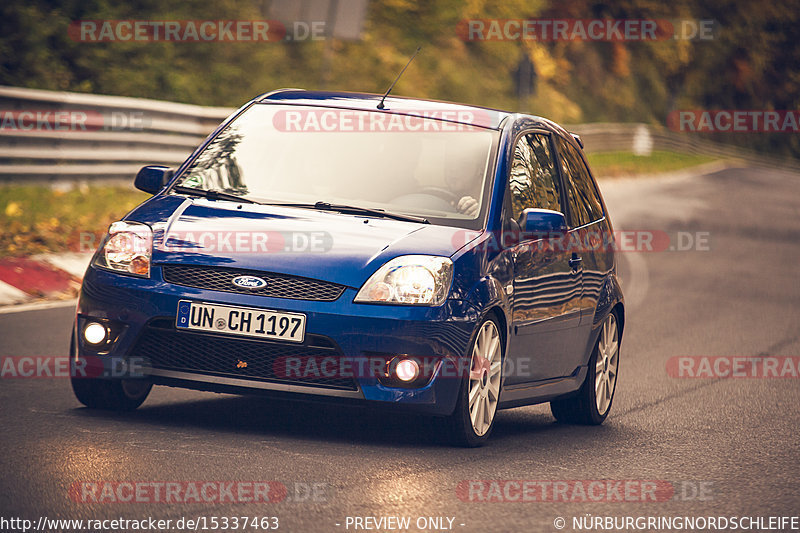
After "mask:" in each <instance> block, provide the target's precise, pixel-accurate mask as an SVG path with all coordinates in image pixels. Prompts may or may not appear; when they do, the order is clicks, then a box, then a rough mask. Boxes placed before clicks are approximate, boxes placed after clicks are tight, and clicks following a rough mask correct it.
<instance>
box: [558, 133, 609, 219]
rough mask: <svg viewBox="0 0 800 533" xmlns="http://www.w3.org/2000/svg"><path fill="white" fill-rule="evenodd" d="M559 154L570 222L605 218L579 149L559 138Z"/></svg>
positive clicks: (598, 196)
mask: <svg viewBox="0 0 800 533" xmlns="http://www.w3.org/2000/svg"><path fill="white" fill-rule="evenodd" d="M556 142H557V144H558V154H559V156H560V157H559V161H560V162H561V172H562V174H563V175H564V182H565V186H566V187H567V201H568V202H569V209H570V224H571V225H572V226H573V227H578V226H584V225H586V224H590V223H592V222H595V221H597V220H600V219H601V218H603V203H602V202H601V201H600V195H599V194H598V192H597V189H596V188H595V186H594V183H593V182H592V178H591V176H590V175H589V169H587V168H586V164H585V163H584V162H583V158H582V157H581V156H580V154H579V153H578V151H577V150H576V149H575V148H574V147H573V146H572V145H570V144H569V143H567V142H566V141H564V139H561V138H559V139H558V140H557V141H556Z"/></svg>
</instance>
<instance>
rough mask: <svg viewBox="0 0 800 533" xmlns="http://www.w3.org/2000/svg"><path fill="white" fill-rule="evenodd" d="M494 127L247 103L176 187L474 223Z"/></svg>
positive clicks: (480, 212)
mask: <svg viewBox="0 0 800 533" xmlns="http://www.w3.org/2000/svg"><path fill="white" fill-rule="evenodd" d="M497 137H498V132H497V131H495V130H491V129H485V128H479V127H473V126H467V125H461V124H455V123H452V122H442V121H439V120H435V119H432V118H422V117H419V116H407V115H392V114H389V113H383V112H379V111H354V110H343V109H331V108H316V107H309V106H286V105H274V104H272V105H270V104H255V105H253V106H252V107H250V109H248V110H247V111H246V112H245V113H243V114H242V115H241V116H240V117H238V118H237V119H236V120H235V121H234V122H233V123H231V124H230V125H229V126H227V127H226V128H225V129H224V130H223V131H222V132H220V133H219V134H218V135H217V136H216V137H215V138H214V140H213V141H211V143H210V144H209V145H208V146H207V147H206V148H205V149H204V150H203V151H202V152H201V153H200V154H199V156H198V157H197V158H196V159H195V160H194V161H193V162H192V164H191V165H190V166H189V167H188V168H187V169H186V171H185V172H184V174H183V177H182V178H181V179H180V180H179V181H178V182H177V185H181V186H183V187H190V188H194V189H205V190H218V191H224V192H227V193H233V194H236V195H240V196H242V197H245V198H248V199H251V200H255V201H258V202H263V203H289V204H310V205H313V204H316V203H317V202H326V203H330V204H342V205H349V206H356V207H362V208H369V209H378V210H383V211H386V212H390V213H397V214H407V215H416V216H420V217H425V218H427V219H428V220H430V221H431V222H432V223H439V224H448V225H456V226H462V227H480V223H481V222H480V221H482V220H483V218H484V216H485V211H486V209H487V208H486V205H485V204H486V203H487V200H486V196H487V194H486V190H487V186H486V181H487V179H486V177H487V175H488V174H489V173H488V170H489V167H490V165H491V164H492V163H493V159H492V158H491V157H490V156H491V154H492V153H493V150H492V148H493V146H494V145H495V143H496V142H497Z"/></svg>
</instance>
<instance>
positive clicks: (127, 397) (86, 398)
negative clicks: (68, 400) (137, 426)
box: [71, 377, 153, 411]
mask: <svg viewBox="0 0 800 533" xmlns="http://www.w3.org/2000/svg"><path fill="white" fill-rule="evenodd" d="M71 380H72V391H73V392H74V393H75V397H76V398H77V399H78V401H79V402H81V403H82V404H83V405H85V406H86V407H89V408H91V409H105V410H108V411H133V410H134V409H136V408H137V407H139V406H140V405H142V404H143V403H144V401H145V400H146V399H147V395H148V394H150V389H152V388H153V384H152V383H151V382H150V381H147V380H144V379H97V378H75V377H73V378H71Z"/></svg>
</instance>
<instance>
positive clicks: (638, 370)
mask: <svg viewBox="0 0 800 533" xmlns="http://www.w3.org/2000/svg"><path fill="white" fill-rule="evenodd" d="M799 179H800V176H798V175H796V174H790V173H785V172H779V171H771V170H770V171H768V170H754V169H746V170H740V169H729V170H724V171H721V172H717V173H714V174H710V175H705V176H701V177H693V178H691V179H678V180H659V181H653V180H650V181H618V182H607V183H603V184H601V187H602V188H603V190H604V194H605V196H606V200H607V203H608V204H609V208H610V212H611V214H612V219H613V220H614V223H615V227H616V229H631V230H657V231H664V232H667V234H668V235H670V236H671V238H672V241H671V245H673V246H678V245H684V244H686V242H685V241H686V240H687V238H686V236H685V235H684V237H678V236H677V235H678V233H677V232H686V234H688V235H691V236H693V238H695V239H696V238H700V241H701V245H700V246H699V248H700V249H696V248H698V247H697V246H695V247H693V249H690V250H685V251H662V252H650V253H625V254H621V256H622V258H621V267H620V268H621V271H622V277H623V283H624V290H625V291H626V295H627V298H628V310H627V314H628V320H627V324H626V331H625V338H624V340H623V344H622V354H621V369H620V381H619V385H618V388H617V396H616V399H615V403H614V407H613V411H612V413H611V416H610V417H609V419H608V420H607V421H606V423H605V424H604V425H603V426H601V427H588V428H587V427H571V426H564V425H559V424H556V423H555V421H554V419H553V418H552V417H551V416H550V413H549V409H548V408H547V406H546V405H545V406H536V407H528V408H520V409H514V410H509V411H503V412H501V413H500V414H499V418H498V420H497V426H496V428H495V431H494V435H493V437H492V442H491V444H490V445H489V446H488V447H485V448H481V449H474V450H471V449H456V448H451V447H449V446H447V445H446V444H445V443H443V442H442V439H440V437H439V435H438V431H437V429H436V427H435V425H433V424H431V423H430V421H429V420H426V419H421V420H417V419H414V418H412V417H408V416H398V415H394V414H393V415H386V414H382V413H378V412H373V411H369V410H363V409H358V408H342V407H335V408H334V407H329V406H319V405H303V404H291V403H282V402H270V401H266V400H264V399H257V398H249V397H247V398H245V397H235V396H225V395H215V394H209V393H199V392H192V391H184V390H177V389H169V388H163V387H162V388H156V389H154V391H153V392H152V393H151V395H150V397H149V399H148V400H147V402H146V403H145V404H144V405H143V406H142V407H141V408H140V409H139V410H137V411H135V412H133V413H130V414H123V415H118V414H109V413H99V412H93V411H90V410H87V409H84V408H82V407H81V406H80V405H79V404H78V402H77V401H76V400H75V399H74V398H73V396H72V392H71V390H70V387H69V383H68V382H67V380H66V379H56V378H53V379H48V378H41V379H2V380H0V427H2V430H1V431H2V433H1V434H2V453H0V471H2V478H1V479H2V480H1V481H0V484H1V486H0V517H3V518H6V519H7V518H10V517H20V518H26V519H30V520H33V521H34V523H36V522H37V521H38V519H39V517H40V516H46V517H48V518H62V519H89V518H98V519H111V518H119V517H122V518H130V519H140V518H147V517H153V518H159V519H171V520H173V523H174V521H176V520H178V519H180V518H181V517H187V518H196V517H198V516H206V517H212V516H217V517H222V516H234V515H236V516H251V517H252V516H277V517H279V524H280V529H279V531H356V530H357V529H355V528H354V526H353V524H352V522H350V523H348V522H347V517H365V516H373V517H388V516H398V517H410V518H411V524H410V525H411V527H410V528H409V531H419V530H420V529H422V530H427V531H432V530H435V529H434V528H433V527H431V523H428V525H427V526H425V524H423V523H422V522H420V525H423V526H425V527H423V528H420V529H417V520H418V519H419V518H420V517H449V518H452V519H453V522H452V526H451V527H452V529H453V530H455V531H465V532H467V531H469V532H472V531H481V532H486V531H492V532H502V531H509V532H511V531H513V532H517V531H519V532H523V531H524V532H536V531H557V529H556V527H555V525H554V520H556V519H557V517H563V518H565V519H566V527H565V529H564V531H574V529H573V522H572V519H573V517H579V518H580V517H587V516H588V515H591V516H592V517H595V516H601V517H602V516H615V517H622V516H688V517H697V516H760V517H769V516H795V517H797V516H800V490H799V489H800V483H799V482H798V478H799V477H800V438H799V437H798V428H800V409H798V405H800V379H796V378H791V377H789V378H784V379H780V378H778V379H774V378H773V379H760V378H731V379H722V378H696V379H687V378H679V377H671V376H670V375H669V374H668V372H667V363H668V361H669V360H670V358H672V357H675V356H751V357H772V356H798V355H800V334H799V332H798V330H799V329H800V328H799V325H800V283H798V271H799V270H800V269H799V268H798V265H800V194H798V191H800V189H799V188H798V180H799ZM679 239H683V241H684V242H682V243H679V242H678V240H679ZM72 312H73V311H72V309H70V308H66V307H62V308H57V309H48V310H40V311H28V312H21V313H11V314H0V355H2V356H25V355H32V356H40V355H66V353H67V339H68V336H69V329H70V325H71V320H72ZM465 480H539V481H545V482H547V481H550V482H553V481H564V480H566V481H580V480H585V483H583V484H581V483H577V484H576V483H571V484H569V487H570V489H569V490H570V492H569V493H568V494H570V496H569V497H568V498H567V497H564V496H563V494H562V496H560V497H556V496H553V495H552V494H551V495H550V496H549V497H548V496H545V498H546V499H550V500H552V499H555V500H558V501H550V502H541V501H525V502H514V501H503V502H497V501H493V502H480V501H474V499H475V498H477V497H478V496H477V494H479V493H481V490H483V489H481V490H476V491H475V492H474V493H471V494H472V499H473V501H469V500H470V496H469V494H470V493H459V492H458V490H457V489H458V487H459V484H460V483H461V482H462V481H465ZM591 480H645V481H650V482H655V483H656V484H657V485H656V486H658V487H672V489H673V490H674V492H672V491H667V492H666V493H662V492H659V494H661V496H659V497H657V498H656V499H657V500H665V498H669V499H666V501H644V502H642V501H635V500H636V499H637V498H636V495H635V493H633V492H632V493H631V494H629V495H627V496H626V495H625V494H624V492H623V493H622V494H623V498H622V499H626V500H628V501H614V500H616V499H619V498H618V497H617V496H615V494H617V493H616V492H614V490H612V491H610V492H607V493H606V494H607V495H606V496H605V497H602V498H600V499H601V500H604V501H591V500H590V499H589V497H588V496H584V497H581V494H580V492H577V493H575V492H574V490H577V489H576V487H578V488H580V487H583V488H586V487H588V486H589V483H588V482H589V481H591ZM82 481H84V482H85V481H108V482H131V483H134V482H157V481H159V482H160V481H179V482H190V481H197V482H200V481H241V482H247V481H278V482H280V483H282V484H283V485H284V486H286V487H287V490H288V495H287V497H286V498H285V499H282V501H280V502H278V503H250V504H248V503H236V504H231V503H223V504H209V503H184V504H165V503H83V502H79V501H74V500H73V499H71V497H70V494H69V490H70V487H71V486H73V485H74V484H75V483H79V482H82ZM79 486H81V485H79ZM461 486H462V487H463V486H464V485H461ZM491 486H492V485H491V484H486V485H480V486H479V487H488V488H487V489H486V490H487V491H488V490H489V488H490V487H491ZM496 486H499V487H505V489H508V491H509V495H510V497H512V498H513V497H514V491H513V490H511V489H513V488H514V487H515V486H514V485H508V484H502V485H501V484H497V485H496ZM631 486H632V487H634V488H636V487H637V486H638V487H640V488H641V487H644V486H645V485H641V484H640V485H636V484H633V485H631ZM82 487H85V485H83V486H82ZM631 490H633V489H631ZM484 494H488V492H486V493H484ZM592 494H595V495H596V494H597V493H596V492H593V493H592ZM664 494H666V496H664ZM494 496H495V498H494V499H495V500H497V499H498V498H497V494H495V495H494ZM76 498H77V499H78V500H80V497H76ZM462 498H463V499H462ZM464 499H466V500H467V501H464ZM537 499H538V498H537ZM564 500H575V501H564ZM587 500H589V501H587ZM608 500H612V501H608ZM337 524H340V525H337ZM348 524H349V528H348ZM364 524H365V525H370V526H372V525H374V524H373V523H372V522H368V523H364ZM448 524H449V522H448V520H444V527H447V526H448ZM772 525H773V529H771V531H785V530H789V526H780V525H778V527H777V528H775V527H774V526H775V523H774V522H773V523H772ZM208 526H209V527H210V526H211V524H210V523H208ZM240 527H241V526H240ZM65 529H66V530H68V531H75V529H74V528H73V529H69V528H65ZM173 529H174V528H173ZM0 530H2V531H15V530H16V531H19V529H14V528H13V527H12V524H11V523H5V524H4V523H3V522H2V521H0ZM198 530H200V531H202V530H203V528H202V525H201V526H200V527H199V528H198ZM217 530H220V529H219V528H218V529H217ZM249 530H250V531H255V529H253V528H249ZM358 530H359V531H363V530H364V529H358ZM373 530H380V531H386V530H390V529H387V528H383V529H373ZM595 530H597V528H595ZM651 530H652V529H651ZM656 530H664V531H668V530H669V529H667V528H660V529H656ZM694 530H697V529H692V528H685V529H684V531H694ZM755 530H758V528H756V529H755Z"/></svg>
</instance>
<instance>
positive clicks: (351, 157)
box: [71, 89, 625, 446]
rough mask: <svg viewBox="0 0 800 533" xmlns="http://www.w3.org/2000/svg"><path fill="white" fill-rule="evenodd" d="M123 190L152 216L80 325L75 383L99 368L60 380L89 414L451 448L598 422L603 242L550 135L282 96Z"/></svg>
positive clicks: (104, 249) (130, 229)
mask: <svg viewBox="0 0 800 533" xmlns="http://www.w3.org/2000/svg"><path fill="white" fill-rule="evenodd" d="M135 183H136V186H137V187H138V188H139V189H141V190H144V191H147V192H149V193H151V194H153V195H154V196H153V197H152V198H150V199H149V200H147V201H145V202H144V203H143V204H141V205H140V206H138V207H137V208H135V209H134V210H133V211H131V212H130V213H128V215H127V216H125V218H124V219H123V220H121V221H119V222H115V223H114V224H112V225H111V227H110V228H109V232H108V235H107V236H106V237H105V239H104V240H103V242H102V244H101V246H100V248H99V249H98V251H97V253H96V254H95V256H94V258H93V260H92V263H91V265H90V267H89V268H88V270H87V272H86V275H85V278H84V281H83V287H82V290H81V294H80V300H79V303H78V308H77V314H76V318H75V325H74V332H73V335H72V342H71V350H72V358H73V364H74V365H75V367H76V368H78V367H83V368H85V367H86V365H87V364H97V362H98V361H100V363H99V364H100V365H101V367H103V368H105V371H103V372H100V373H92V374H90V375H91V376H93V377H86V376H87V374H86V373H85V372H84V373H83V374H81V375H78V373H75V374H74V375H73V379H72V386H73V390H74V392H75V395H76V396H77V398H78V400H79V401H80V402H82V403H83V404H84V405H86V406H88V407H92V408H104V409H117V410H123V409H134V408H136V407H138V406H139V405H141V404H142V402H143V401H144V400H145V398H146V397H147V395H148V393H149V392H150V389H151V387H152V386H153V385H154V384H156V385H168V386H174V387H185V388H191V389H198V390H205V391H215V392H227V393H237V394H239V393H259V394H267V395H275V396H281V397H292V398H298V399H316V400H322V401H331V402H332V401H342V402H348V401H351V402H361V403H366V404H371V405H375V406H383V407H386V408H404V409H411V410H415V411H416V412H419V413H422V414H429V415H435V416H438V417H442V418H443V423H442V427H444V428H447V431H449V432H450V434H451V435H452V438H453V440H454V442H455V443H457V444H460V445H466V446H478V445H481V444H483V443H484V442H485V441H486V440H487V438H488V437H489V435H490V433H491V431H492V426H493V423H494V420H495V414H496V411H497V409H501V408H509V407H517V406H522V405H530V404H535V403H542V402H550V405H551V409H552V413H553V415H554V416H555V417H556V419H558V420H560V421H564V422H568V423H579V424H600V423H602V422H603V420H604V419H605V418H606V416H607V415H608V413H609V411H610V409H611V403H612V399H613V397H614V391H615V388H616V382H617V369H618V365H619V349H620V344H621V340H622V331H623V326H624V321H625V315H624V302H623V297H622V292H621V290H620V285H619V283H618V280H617V273H616V264H615V258H614V251H613V248H614V246H613V232H612V228H611V222H610V220H609V217H608V213H607V212H606V208H605V205H604V203H603V200H602V198H601V196H600V193H599V191H598V188H597V184H596V183H595V181H594V179H593V178H592V175H591V173H590V171H589V169H588V166H587V164H586V161H585V158H584V156H583V152H582V149H581V142H580V139H578V138H577V137H576V136H574V135H572V134H570V133H568V132H567V131H565V130H564V129H563V128H561V127H560V126H558V125H556V124H554V123H553V122H550V121H548V120H546V119H543V118H540V117H535V116H528V115H521V114H513V113H505V112H501V111H495V110H489V109H484V108H478V107H470V106H464V105H457V104H451V103H443V102H434V101H426V100H417V99H407V98H395V97H388V98H387V97H384V98H383V99H382V98H381V97H380V96H376V95H370V94H353V93H338V92H337V93H334V92H310V91H302V90H294V89H292V90H281V91H276V92H272V93H268V94H265V95H262V96H259V97H258V98H255V99H254V100H252V101H250V102H248V103H247V104H246V105H244V106H243V107H242V108H241V109H239V110H238V111H236V112H235V113H234V114H233V115H232V116H231V117H229V118H228V119H227V120H225V122H223V123H222V124H221V125H220V126H219V127H218V128H217V129H216V130H215V131H214V132H213V133H212V134H211V135H210V136H209V137H208V139H207V140H206V141H205V142H204V143H203V144H202V145H201V146H200V147H199V148H198V149H197V150H196V151H195V152H194V153H193V154H192V155H191V156H190V157H189V158H188V159H187V160H186V162H185V163H183V165H181V167H180V168H178V169H177V170H172V169H168V168H165V167H158V166H149V167H145V168H143V169H142V170H141V171H140V172H139V174H138V175H137V176H136V182H135ZM111 363H113V364H111ZM112 367H113V369H114V370H113V371H111V372H109V371H108V369H109V368H112Z"/></svg>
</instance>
